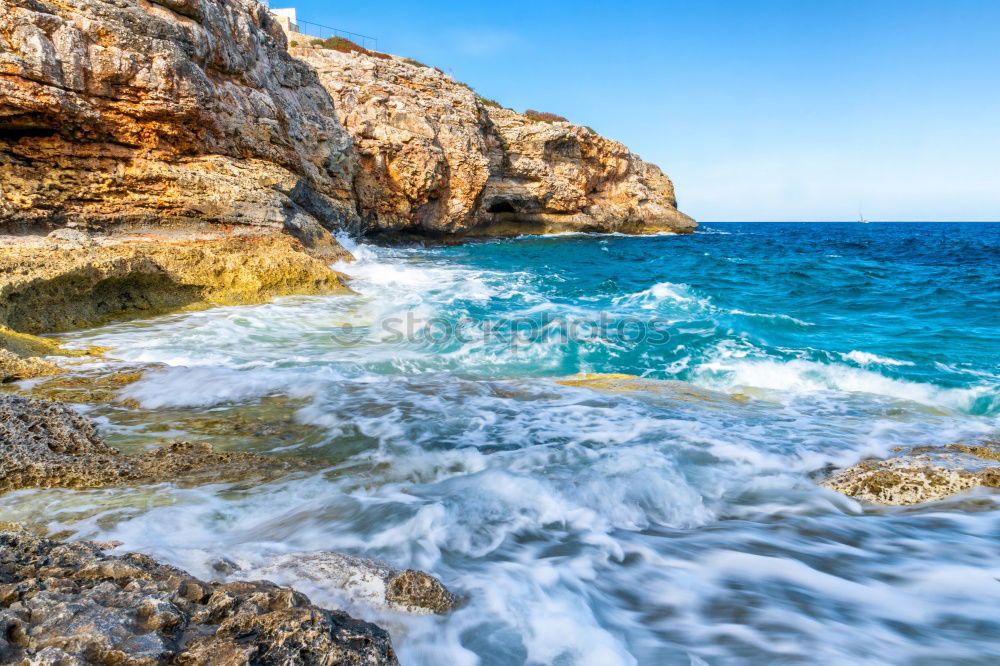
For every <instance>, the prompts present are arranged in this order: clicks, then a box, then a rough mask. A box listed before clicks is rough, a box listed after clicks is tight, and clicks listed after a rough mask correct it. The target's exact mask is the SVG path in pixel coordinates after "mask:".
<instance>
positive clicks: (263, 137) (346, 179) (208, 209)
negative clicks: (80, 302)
mask: <svg viewBox="0 0 1000 666" xmlns="http://www.w3.org/2000/svg"><path fill="white" fill-rule="evenodd" d="M0 54H2V56H0V182H2V183H3V186H2V187H3V196H0V229H2V228H3V227H6V228H7V230H8V231H19V230H28V229H34V228H37V227H42V228H54V227H61V226H66V225H67V224H70V223H72V224H76V225H79V226H81V227H85V228H90V229H94V228H101V229H108V228H113V227H121V226H128V227H136V226H139V225H147V224H152V225H157V226H174V227H182V228H186V229H194V228H195V227H197V226H199V225H201V226H205V225H207V226H212V225H218V224H241V225H252V226H256V227H265V228H270V229H283V228H288V229H289V230H292V231H298V230H301V229H307V230H309V233H313V232H314V231H315V229H316V227H317V225H318V224H324V225H326V226H327V227H329V228H341V227H344V226H351V225H353V224H355V223H356V217H357V216H356V212H355V207H354V205H353V201H352V193H351V187H352V181H353V173H354V170H355V163H354V159H353V153H352V152H351V149H350V144H351V138H350V136H349V135H348V134H347V133H346V132H345V131H344V130H343V128H342V127H340V125H339V123H338V122H337V118H336V115H335V114H334V112H333V104H332V102H331V100H330V97H329V95H328V94H327V93H326V92H325V91H324V90H323V88H322V87H321V86H320V85H319V84H318V82H317V80H316V76H315V74H314V73H313V71H312V70H311V69H310V68H309V67H308V66H306V65H305V64H303V63H302V62H300V61H298V60H296V59H294V58H292V57H290V56H289V55H288V53H287V51H286V49H285V38H284V35H283V34H282V33H281V30H280V28H279V27H278V25H277V24H276V23H275V21H274V20H273V18H272V16H271V14H270V13H269V12H268V11H267V8H266V7H265V6H264V5H262V4H260V3H257V2H255V1H253V0H225V1H224V2H216V1H210V0H154V1H153V2H146V1H145V0H120V1H115V2H109V1H106V0H69V1H66V2H54V1H51V0H3V1H2V2H0ZM61 240H63V241H64V242H67V243H74V242H76V243H77V244H82V239H80V238H79V237H77V238H73V237H71V236H66V237H63V238H62V239H61Z"/></svg>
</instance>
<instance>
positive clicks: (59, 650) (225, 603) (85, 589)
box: [0, 531, 397, 666]
mask: <svg viewBox="0 0 1000 666" xmlns="http://www.w3.org/2000/svg"><path fill="white" fill-rule="evenodd" d="M0 662H2V663H25V664H27V663H31V664H107V665H109V666H110V665H111V664H115V665H117V664H150V665H153V664H206V665H208V664H233V665H235V664H324V665H330V666H332V665H334V664H342V665H351V666H353V665H358V666H362V665H364V666H376V665H380V664H396V663H397V660H396V656H395V653H394V651H393V648H392V645H391V642H390V639H389V636H388V634H387V633H386V632H385V631H384V630H383V629H381V628H379V627H377V626H375V625H373V624H369V623H367V622H363V621H360V620H356V619H354V618H352V617H350V616H349V615H347V614H345V613H342V612H339V611H330V610H324V609H321V608H318V607H316V606H314V605H312V604H311V603H310V601H309V599H308V598H307V597H305V596H304V595H302V594H300V593H298V592H296V591H294V590H292V589H289V588H286V587H279V586H277V585H274V584H272V583H268V582H259V581H258V582H235V583H211V582H205V581H202V580H199V579H197V578H194V577H192V576H190V575H189V574H187V573H186V572H184V571H181V570H180V569H175V568H173V567H169V566H164V565H161V564H158V563H157V562H156V561H154V560H153V559H151V558H149V557H147V556H145V555H140V554H136V553H130V554H126V555H122V556H110V555H106V554H104V553H103V552H102V550H101V549H100V548H99V547H98V545H97V544H94V543H90V542H76V543H62V542H59V541H53V540H50V539H44V538H39V537H35V536H32V535H30V534H28V533H26V532H23V531H6V532H0Z"/></svg>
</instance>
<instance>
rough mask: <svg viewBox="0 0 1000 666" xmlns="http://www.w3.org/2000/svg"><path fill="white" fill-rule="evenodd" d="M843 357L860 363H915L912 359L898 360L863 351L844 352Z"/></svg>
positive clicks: (899, 364) (897, 364) (895, 364)
mask: <svg viewBox="0 0 1000 666" xmlns="http://www.w3.org/2000/svg"><path fill="white" fill-rule="evenodd" d="M843 357H844V358H845V359H846V360H848V361H854V362H855V363H857V364H858V365H894V366H901V365H914V363H913V362H912V361H898V360H896V359H894V358H888V357H885V356H878V355H877V354H871V353H868V352H863V351H851V352H848V353H846V354H843Z"/></svg>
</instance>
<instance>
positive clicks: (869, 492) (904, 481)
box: [820, 443, 1000, 506]
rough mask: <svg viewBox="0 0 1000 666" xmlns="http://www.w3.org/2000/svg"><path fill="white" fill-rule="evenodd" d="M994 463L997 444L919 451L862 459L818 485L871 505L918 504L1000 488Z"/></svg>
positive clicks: (998, 458) (998, 459)
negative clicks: (966, 492)
mask: <svg viewBox="0 0 1000 666" xmlns="http://www.w3.org/2000/svg"><path fill="white" fill-rule="evenodd" d="M998 462H1000V447H998V446H997V444H996V443H983V444H977V445H968V444H951V445H948V446H942V447H918V448H914V449H909V450H904V451H897V452H896V455H895V456H893V457H891V458H887V459H885V460H879V459H869V460H862V461H861V462H859V463H858V464H856V465H853V466H852V467H848V468H847V469H844V470H841V471H839V472H837V473H835V474H833V475H832V476H830V477H829V478H827V479H824V480H823V481H821V482H820V484H821V485H823V486H825V487H827V488H830V489H832V490H836V491H838V492H841V493H844V494H845V495H849V496H851V497H853V498H855V499H859V500H863V501H866V502H872V503H874V504H885V505H895V506H900V505H910V504H921V503H923V502H933V501H936V500H941V499H945V498H947V497H951V496H952V495H955V494H958V493H960V492H962V491H965V490H969V489H970V488H975V487H979V486H982V487H986V488H1000V464H998Z"/></svg>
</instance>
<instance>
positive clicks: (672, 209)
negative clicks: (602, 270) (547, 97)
mask: <svg viewBox="0 0 1000 666" xmlns="http://www.w3.org/2000/svg"><path fill="white" fill-rule="evenodd" d="M291 52H292V54H293V55H295V56H296V57H298V58H300V59H301V60H303V61H305V62H307V63H308V64H310V65H311V66H312V67H314V68H315V70H316V71H317V72H318V73H319V77H320V81H321V82H322V84H323V86H324V87H325V88H326V89H327V90H328V91H329V92H330V94H331V96H332V97H333V98H334V100H335V107H336V111H337V117H338V118H339V119H340V122H341V123H342V124H343V126H344V127H345V128H346V129H347V131H348V132H349V133H350V134H351V136H352V137H353V139H354V149H355V152H356V154H357V155H358V160H359V167H360V168H359V171H358V174H357V176H356V180H355V194H356V196H357V206H358V213H359V215H360V217H361V219H362V221H363V224H364V225H365V227H366V228H367V229H368V230H370V231H375V232H379V231H415V232H441V233H463V234H471V235H479V234H481V235H495V234H510V233H527V232H531V233H537V232H549V231H623V232H628V233H636V232H648V231H690V230H692V229H693V228H694V226H695V223H694V221H693V220H692V219H691V218H689V217H688V216H686V215H684V214H683V213H680V212H679V211H678V210H677V208H676V199H675V198H674V190H673V185H672V184H671V182H670V179H669V178H667V176H665V175H664V174H663V172H661V171H660V170H659V169H658V168H657V167H656V166H654V165H651V164H647V163H646V162H643V161H642V160H641V159H640V158H639V157H638V156H637V155H635V154H634V153H632V152H630V151H629V150H628V148H626V147H625V146H624V145H622V144H620V143H618V142H616V141H611V140H610V139H606V138H604V137H601V136H599V135H598V134H596V133H595V132H593V131H592V130H590V129H587V128H585V127H580V126H577V125H573V124H571V123H566V122H557V123H547V122H536V121H532V120H530V119H528V118H527V117H526V116H524V115H522V114H519V113H516V112H514V111H511V110H508V109H502V108H499V107H496V106H493V105H487V104H486V103H484V102H483V101H482V100H481V99H480V98H479V97H478V96H477V95H476V93H474V92H473V91H472V90H471V89H469V88H468V87H466V86H464V85H462V84H460V83H457V82H455V81H454V80H453V79H451V78H450V77H448V76H446V75H444V74H443V73H441V72H439V71H437V70H435V69H433V68H429V67H421V66H418V65H414V64H410V63H407V62H404V61H403V60H402V59H400V58H391V59H387V58H376V57H372V56H368V55H363V54H360V53H352V54H346V53H339V52H336V51H330V50H325V49H306V48H297V49H292V50H291Z"/></svg>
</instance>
